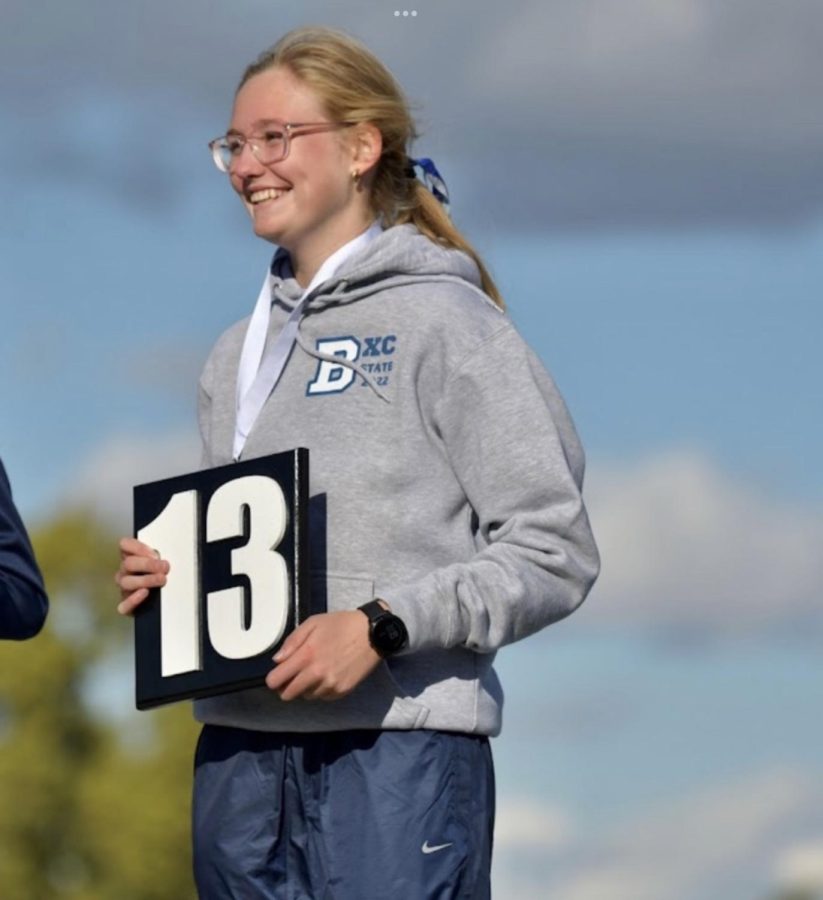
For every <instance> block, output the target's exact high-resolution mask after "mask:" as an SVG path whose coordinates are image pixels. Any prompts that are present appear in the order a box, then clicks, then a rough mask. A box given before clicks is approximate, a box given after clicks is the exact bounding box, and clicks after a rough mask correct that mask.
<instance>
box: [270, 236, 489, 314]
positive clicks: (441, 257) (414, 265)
mask: <svg viewBox="0 0 823 900" xmlns="http://www.w3.org/2000/svg"><path fill="white" fill-rule="evenodd" d="M271 271H272V275H273V276H274V279H275V281H274V285H273V288H272V292H273V295H274V297H275V298H276V300H278V301H279V302H280V303H281V304H282V305H283V306H284V307H285V308H287V309H293V308H294V306H295V304H296V303H297V302H298V301H299V300H300V298H301V297H302V295H303V291H304V288H302V287H301V286H300V285H299V284H298V283H297V280H296V279H295V278H294V276H293V274H292V272H291V265H290V264H289V255H288V253H287V252H286V251H285V250H283V249H282V248H281V249H279V250H278V251H277V252H276V253H275V255H274V259H273V260H272V269H271ZM420 281H443V282H446V281H448V282H458V283H460V284H463V285H467V286H469V287H471V288H473V289H474V290H476V291H477V293H478V294H480V295H481V296H482V297H483V298H484V299H485V300H486V301H487V302H489V303H492V301H491V299H490V298H489V297H488V296H487V295H486V294H485V293H484V292H483V291H482V290H481V287H480V284H481V281H480V272H479V270H478V268H477V264H476V263H475V262H474V260H473V259H472V258H471V257H470V256H469V255H468V254H466V253H464V252H463V251H462V250H454V249H451V248H447V247H442V246H440V245H439V244H435V243H434V242H433V241H431V240H429V239H428V238H427V237H425V236H424V235H422V234H421V233H420V232H419V231H418V230H417V228H416V227H415V226H414V225H412V224H410V223H408V224H405V225H395V226H393V227H391V228H387V229H385V230H384V231H383V233H382V234H381V235H379V236H378V237H376V238H375V239H374V240H373V241H371V242H370V243H369V244H368V245H367V246H366V247H364V248H363V250H362V251H361V252H359V253H356V254H355V255H354V256H351V257H350V258H349V259H347V260H346V261H345V262H344V263H343V264H342V265H341V267H340V268H339V269H338V270H337V272H335V274H334V275H333V276H332V277H331V278H329V279H328V280H326V281H324V282H322V283H321V284H319V285H318V286H317V288H316V289H315V290H314V291H313V292H312V295H311V296H310V298H309V300H308V303H307V309H306V313H305V314H306V315H313V314H316V313H319V312H321V311H322V310H323V309H324V308H326V307H328V306H331V305H345V304H348V303H354V302H356V301H358V300H361V299H362V298H364V297H369V296H371V295H372V294H374V293H377V292H379V291H384V290H388V289H390V288H395V287H400V286H402V285H404V284H409V283H411V282H420Z"/></svg>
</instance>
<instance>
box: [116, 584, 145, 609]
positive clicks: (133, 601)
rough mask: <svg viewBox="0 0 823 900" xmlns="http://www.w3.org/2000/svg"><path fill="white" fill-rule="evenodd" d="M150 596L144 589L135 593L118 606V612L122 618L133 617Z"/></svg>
mask: <svg viewBox="0 0 823 900" xmlns="http://www.w3.org/2000/svg"><path fill="white" fill-rule="evenodd" d="M148 596H149V592H148V591H147V590H145V589H143V588H141V589H140V590H138V591H134V592H133V593H132V594H129V595H128V597H125V598H124V599H123V600H121V601H120V603H118V604H117V612H119V613H120V615H121V616H128V615H131V614H132V613H133V612H134V610H135V609H136V608H137V607H138V606H139V605H140V604H141V603H142V602H143V601H144V600H145V599H146V597H148Z"/></svg>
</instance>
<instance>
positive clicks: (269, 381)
mask: <svg viewBox="0 0 823 900" xmlns="http://www.w3.org/2000/svg"><path fill="white" fill-rule="evenodd" d="M382 231H383V229H382V227H381V226H380V224H379V223H378V222H374V223H373V224H372V225H371V226H370V227H369V228H367V229H366V231H364V232H363V233H362V234H359V235H358V236H357V237H356V238H354V239H353V240H351V241H349V242H348V243H347V244H344V245H343V246H342V247H340V248H339V249H338V250H336V251H335V252H334V253H332V255H331V256H330V257H329V258H328V259H327V260H326V261H325V262H324V263H323V265H322V266H321V267H320V269H319V270H318V271H317V274H316V275H315V276H314V278H312V280H311V282H310V283H309V286H308V287H307V288H306V290H305V291H303V293H302V295H301V296H300V299H299V300H298V302H297V303H296V305H295V307H294V309H293V310H292V312H291V315H290V316H289V317H288V319H287V320H286V324H285V325H284V326H283V328H282V329H281V331H280V334H278V335H277V338H276V339H275V340H274V341H273V342H272V343H271V345H270V346H269V348H268V350H267V351H266V353H265V356H264V354H263V350H264V348H265V345H266V334H267V333H268V330H269V319H270V317H271V305H272V302H273V300H274V297H273V296H272V288H273V286H274V277H273V276H272V275H271V273H266V279H265V281H264V282H263V287H262V288H261V289H260V294H259V295H258V297H257V302H256V303H255V305H254V312H253V313H252V315H251V319H250V321H249V327H248V329H247V330H246V337H245V339H244V341H243V350H242V351H241V354H240V364H239V367H238V370H237V416H236V418H235V426H234V446H233V456H234V458H235V459H239V458H240V454H241V453H242V452H243V447H244V445H245V443H246V438H247V437H248V435H249V432H250V431H251V429H252V426H253V425H254V423H255V421H256V420H257V417H258V416H259V415H260V410H261V409H262V408H263V404H264V403H265V402H266V400H267V399H268V397H269V395H270V394H271V392H272V391H273V390H274V388H275V386H276V385H277V382H278V381H279V379H280V375H281V374H282V372H283V369H284V368H285V367H286V363H287V362H288V359H289V356H290V355H291V351H292V347H293V346H294V342H295V340H296V339H297V329H298V327H299V326H300V318H301V316H302V315H303V310H304V309H305V307H306V303H307V301H308V299H309V296H310V295H311V293H312V292H313V291H314V290H315V288H317V287H319V286H320V284H322V283H323V282H324V281H328V280H329V278H331V277H332V276H333V275H334V273H335V272H336V271H337V270H338V269H339V268H340V266H341V265H343V263H344V262H345V261H346V260H347V259H348V258H349V257H350V256H353V255H354V254H355V253H357V252H358V251H359V250H361V249H362V248H363V247H365V246H366V245H367V244H369V243H371V241H373V240H374V239H375V238H376V237H377V236H378V235H379V234H381V233H382Z"/></svg>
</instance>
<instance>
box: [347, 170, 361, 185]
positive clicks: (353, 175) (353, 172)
mask: <svg viewBox="0 0 823 900" xmlns="http://www.w3.org/2000/svg"><path fill="white" fill-rule="evenodd" d="M349 174H350V175H351V180H352V181H353V182H354V183H355V184H357V183H358V182H359V181H360V173H359V172H358V171H357V169H352V170H351V172H349Z"/></svg>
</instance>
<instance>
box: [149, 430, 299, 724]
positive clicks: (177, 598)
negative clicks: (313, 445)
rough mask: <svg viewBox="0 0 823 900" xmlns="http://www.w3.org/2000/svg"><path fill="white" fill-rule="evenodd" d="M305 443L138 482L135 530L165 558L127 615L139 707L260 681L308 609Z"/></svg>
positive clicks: (249, 685) (202, 695)
mask: <svg viewBox="0 0 823 900" xmlns="http://www.w3.org/2000/svg"><path fill="white" fill-rule="evenodd" d="M308 481H309V451H308V450H306V449H303V448H299V449H297V450H292V451H289V452H286V453H277V454H275V455H273V456H264V457H261V458H259V459H252V460H248V461H245V462H240V463H234V464H232V465H228V466H220V467H219V468H216V469H206V470H204V471H202V472H193V473H191V474H189V475H181V476H179V477H177V478H168V479H165V480H163V481H155V482H152V483H150V484H142V485H138V486H137V487H135V489H134V530H135V534H136V535H137V538H138V539H139V540H141V541H142V542H143V543H144V544H148V545H149V546H150V547H153V548H155V549H156V550H157V551H158V552H159V553H160V555H161V556H162V557H163V559H167V560H168V561H169V566H170V571H169V574H168V577H167V582H166V585H165V587H163V588H158V589H155V590H153V591H152V592H151V593H150V595H149V597H148V599H147V600H146V601H145V602H144V603H142V604H141V605H140V607H138V609H137V612H136V614H135V632H134V634H135V661H136V685H137V708H138V709H149V708H151V707H153V706H158V705H160V704H161V703H171V702H173V701H175V700H182V699H185V698H187V697H207V696H211V695H214V694H222V693H226V692H228V691H234V690H239V689H241V688H246V687H253V686H255V685H261V684H263V681H264V678H265V676H266V674H267V673H268V672H269V671H270V670H271V668H272V665H273V663H272V661H271V658H272V655H273V654H274V653H275V652H276V650H277V648H278V647H279V646H280V645H281V644H282V643H283V641H284V639H285V638H286V636H287V635H288V634H289V633H290V632H291V631H293V630H294V629H295V628H296V627H297V626H298V625H299V624H300V622H302V621H303V619H304V618H306V616H307V615H308V614H309V608H308V607H309V598H308V596H307V590H308V587H307V586H308V565H307V563H308V559H307V534H308V531H307V522H306V516H307V510H308Z"/></svg>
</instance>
